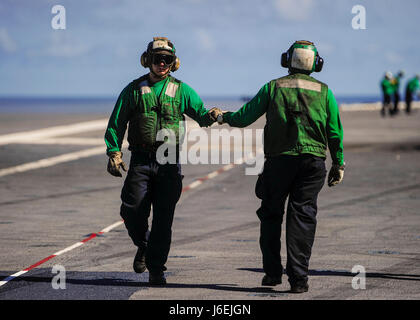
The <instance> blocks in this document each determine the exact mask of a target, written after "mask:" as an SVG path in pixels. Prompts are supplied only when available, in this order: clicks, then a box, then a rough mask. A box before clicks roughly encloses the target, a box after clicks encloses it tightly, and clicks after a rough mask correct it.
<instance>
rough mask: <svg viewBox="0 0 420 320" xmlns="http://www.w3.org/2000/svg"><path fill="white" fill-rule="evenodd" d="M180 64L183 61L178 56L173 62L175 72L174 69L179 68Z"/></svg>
mask: <svg viewBox="0 0 420 320" xmlns="http://www.w3.org/2000/svg"><path fill="white" fill-rule="evenodd" d="M180 65H181V61H179V58H178V57H176V58H175V62H174V63H173V64H172V67H171V71H172V72H173V71H176V70H178V69H179V66H180Z"/></svg>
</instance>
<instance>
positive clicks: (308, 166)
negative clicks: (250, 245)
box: [255, 155, 326, 284]
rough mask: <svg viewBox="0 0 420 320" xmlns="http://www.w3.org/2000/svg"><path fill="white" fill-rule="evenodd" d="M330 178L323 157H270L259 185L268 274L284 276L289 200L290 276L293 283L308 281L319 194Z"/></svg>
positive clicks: (257, 192) (264, 254) (264, 253)
mask: <svg viewBox="0 0 420 320" xmlns="http://www.w3.org/2000/svg"><path fill="white" fill-rule="evenodd" d="M325 176H326V170H325V161H324V159H323V158H320V157H316V156H312V155H301V156H278V157H275V158H267V160H266V161H265V164H264V170H263V172H262V174H261V175H260V176H259V178H258V181H257V185H256V188H255V189H256V190H255V191H256V195H257V197H258V198H260V199H261V200H262V201H261V207H260V208H259V209H258V210H257V215H258V217H259V219H260V221H261V225H260V248H261V251H262V257H263V268H264V272H265V273H266V274H268V275H270V276H281V275H282V273H283V265H282V262H281V257H280V248H281V243H280V238H281V226H282V222H283V216H284V209H285V202H286V198H287V197H289V200H288V204H287V215H286V247H287V264H286V273H287V275H288V277H289V282H290V283H291V284H296V283H302V282H303V283H305V282H306V281H307V280H308V268H309V259H310V257H311V252H312V245H313V242H314V238H315V229H316V214H317V199H318V193H319V192H320V191H321V189H322V186H323V185H324V181H325Z"/></svg>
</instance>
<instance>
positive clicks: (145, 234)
mask: <svg viewBox="0 0 420 320" xmlns="http://www.w3.org/2000/svg"><path fill="white" fill-rule="evenodd" d="M141 64H142V65H143V66H144V67H147V68H149V69H150V72H149V73H148V74H146V75H143V76H141V77H140V78H138V79H136V80H134V81H132V82H131V83H130V84H128V85H127V86H126V87H125V88H124V90H123V91H122V92H121V94H120V96H119V97H118V100H117V102H116V104H115V107H114V110H113V112H112V114H111V117H110V119H109V123H108V127H107V129H106V132H105V143H106V147H107V149H106V152H107V155H108V156H109V162H108V172H109V173H110V174H112V175H114V176H117V177H121V176H122V174H121V172H120V168H122V169H123V170H124V171H127V168H126V165H125V163H124V162H123V161H122V152H121V145H122V142H123V138H124V135H125V132H126V130H127V125H128V136H127V140H128V143H129V147H128V149H129V150H130V151H131V159H130V167H129V170H128V173H127V177H126V179H125V181H124V186H123V189H122V192H121V200H122V204H121V208H120V215H121V217H122V218H123V219H124V223H125V226H126V228H127V230H128V234H129V236H130V237H131V239H132V241H133V243H134V244H135V245H136V246H137V248H138V249H137V253H136V255H135V258H134V262H133V268H134V271H135V272H137V273H142V272H144V271H145V270H146V268H147V269H148V270H149V283H150V284H153V285H162V284H165V283H166V279H165V275H164V271H165V270H166V267H165V263H166V261H167V258H168V253H169V249H170V243H171V228H172V222H173V216H174V211H175V205H176V203H177V202H178V200H179V197H180V195H181V190H182V175H181V166H180V163H179V161H178V160H179V157H178V155H179V152H178V147H179V145H180V142H181V140H182V136H183V130H184V127H183V125H182V123H183V122H182V121H183V120H184V114H186V115H188V116H189V117H191V118H192V119H194V120H195V121H197V122H198V123H199V125H200V126H202V127H203V126H210V125H211V124H212V123H214V121H215V119H214V118H212V117H211V115H210V114H209V113H208V111H207V110H206V109H205V108H204V107H203V102H202V100H201V99H200V97H199V96H198V95H197V93H196V92H195V91H194V90H193V89H192V88H191V87H189V86H188V85H187V84H185V83H183V82H181V81H180V80H178V79H176V78H173V77H172V76H171V75H170V71H176V70H177V69H178V68H179V59H178V57H177V56H176V54H175V47H174V45H173V44H172V43H171V41H169V40H168V39H167V38H164V37H155V38H153V41H152V42H150V43H149V45H148V47H147V50H146V51H145V52H144V53H143V54H142V56H141ZM218 111H220V110H219V109H217V108H213V109H212V112H218ZM161 130H171V132H172V133H173V136H174V137H175V141H174V142H175V143H176V144H177V148H176V150H177V152H176V155H174V158H175V159H176V160H175V161H174V163H171V162H170V161H169V163H166V164H163V163H162V162H161V161H159V159H157V158H156V151H158V147H159V146H160V145H162V144H163V141H159V139H158V133H159V132H161ZM167 152H170V150H169V149H168V150H167ZM168 158H171V157H168ZM152 206H153V221H152V227H151V230H150V232H149V225H148V218H149V215H150V210H151V207H152Z"/></svg>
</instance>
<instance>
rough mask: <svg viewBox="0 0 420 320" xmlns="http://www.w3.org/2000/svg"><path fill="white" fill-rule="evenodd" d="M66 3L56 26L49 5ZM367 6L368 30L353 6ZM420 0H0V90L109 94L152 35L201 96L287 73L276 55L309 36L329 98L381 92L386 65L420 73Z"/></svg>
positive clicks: (239, 91) (135, 70) (243, 89)
mask: <svg viewBox="0 0 420 320" xmlns="http://www.w3.org/2000/svg"><path fill="white" fill-rule="evenodd" d="M56 4H60V5H63V6H64V7H65V9H66V29H65V30H54V29H53V28H52V27H51V19H52V18H53V17H54V14H52V13H51V8H52V7H53V6H54V5H56ZM358 4H361V5H363V6H364V7H365V8H366V29H365V30H354V29H353V28H352V19H353V17H354V16H355V15H354V14H352V12H351V10H352V7H353V6H354V5H358ZM419 12H420V1H418V0H412V1H410V0H402V1H391V0H366V1H363V0H354V1H353V0H351V1H350V0H340V1H333V0H266V1H256V0H253V1H252V0H153V1H143V0H137V1H135V0H118V1H117V0H113V1H97V0H91V1H75V0H72V1H69V0H54V1H47V0H26V1H24V0H2V1H1V2H0V74H1V76H0V96H31V95H37V96H48V95H54V96H116V95H118V94H119V92H120V91H121V90H122V89H123V87H124V86H125V85H126V84H128V83H129V82H130V81H131V80H133V79H135V78H137V77H139V76H140V75H142V74H144V73H146V72H147V70H146V69H144V68H143V67H141V65H140V63H139V56H140V54H141V53H142V52H143V51H144V50H145V48H146V46H147V43H148V42H149V41H150V40H152V38H153V36H166V37H168V38H169V39H171V40H172V41H173V42H174V44H175V47H176V49H177V54H178V56H179V58H180V60H181V67H180V69H179V70H178V71H176V72H175V73H173V75H174V76H175V77H177V78H179V79H181V80H182V81H184V82H186V83H188V84H189V85H190V86H191V87H192V88H194V89H195V90H196V91H197V93H199V95H201V96H214V95H216V96H235V95H254V94H255V93H256V92H257V91H258V90H259V88H260V87H261V86H262V85H263V84H264V83H266V82H268V81H269V80H271V79H274V78H277V77H280V76H283V75H286V73H287V70H286V69H283V68H282V67H281V66H280V56H281V53H282V52H284V51H285V50H287V49H288V47H289V46H290V45H291V43H293V42H294V41H295V40H302V39H305V40H311V41H313V42H314V43H315V45H316V46H317V47H318V50H319V52H320V55H321V56H322V57H323V58H324V60H325V65H324V70H323V71H322V72H321V73H319V74H317V73H315V74H313V75H314V76H315V77H316V78H318V79H319V80H321V81H323V82H326V83H327V84H328V85H329V87H330V88H331V89H332V90H333V92H334V93H335V94H336V95H379V81H380V79H381V77H382V76H383V74H384V72H385V71H386V70H390V71H392V72H394V73H395V72H397V71H398V70H400V69H403V70H405V72H406V77H405V79H404V81H403V83H405V81H406V80H407V79H408V78H410V77H412V76H413V75H414V74H415V73H420V58H419V52H420V41H418V39H419V23H418V20H419Z"/></svg>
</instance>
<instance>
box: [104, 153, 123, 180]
mask: <svg viewBox="0 0 420 320" xmlns="http://www.w3.org/2000/svg"><path fill="white" fill-rule="evenodd" d="M122 155H123V154H122V152H121V151H115V152H110V153H109V154H108V156H109V160H108V168H107V170H108V172H109V173H110V174H112V175H113V176H115V177H122V174H121V172H120V167H121V168H122V169H123V170H124V171H126V172H127V167H126V165H125V163H124V161H122Z"/></svg>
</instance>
